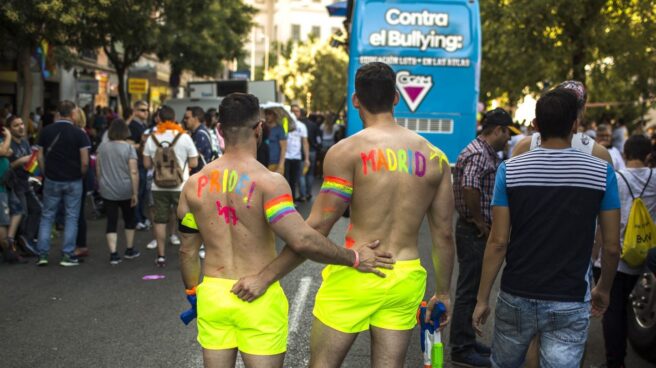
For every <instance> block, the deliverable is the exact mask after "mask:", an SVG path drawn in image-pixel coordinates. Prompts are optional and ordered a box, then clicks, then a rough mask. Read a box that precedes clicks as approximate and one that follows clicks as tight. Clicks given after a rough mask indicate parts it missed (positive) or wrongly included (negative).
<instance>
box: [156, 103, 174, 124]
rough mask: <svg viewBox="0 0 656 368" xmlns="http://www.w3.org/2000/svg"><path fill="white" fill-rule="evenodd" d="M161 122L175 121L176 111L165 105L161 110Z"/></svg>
mask: <svg viewBox="0 0 656 368" xmlns="http://www.w3.org/2000/svg"><path fill="white" fill-rule="evenodd" d="M158 114H159V120H161V121H162V122H164V121H175V110H173V108H172V107H171V106H168V105H164V106H162V107H160V108H159V112H158Z"/></svg>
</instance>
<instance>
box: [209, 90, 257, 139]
mask: <svg viewBox="0 0 656 368" xmlns="http://www.w3.org/2000/svg"><path fill="white" fill-rule="evenodd" d="M259 119H260V101H259V100H258V99H257V97H255V96H253V95H251V94H248V93H241V92H233V93H231V94H229V95H227V96H226V97H224V98H223V100H221V105H219V123H220V124H221V130H222V131H223V132H224V133H225V135H226V136H225V138H226V140H227V141H232V140H233V139H235V138H237V139H238V137H239V136H240V135H239V133H240V132H246V130H245V129H242V128H249V129H250V128H252V127H253V124H255V123H256V122H257V121H258V120H259Z"/></svg>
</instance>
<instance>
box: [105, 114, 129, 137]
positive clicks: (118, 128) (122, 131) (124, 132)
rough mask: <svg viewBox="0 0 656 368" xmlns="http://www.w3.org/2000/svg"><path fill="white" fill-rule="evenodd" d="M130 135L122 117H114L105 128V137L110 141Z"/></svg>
mask: <svg viewBox="0 0 656 368" xmlns="http://www.w3.org/2000/svg"><path fill="white" fill-rule="evenodd" d="M128 137H130V129H129V128H128V125H127V124H126V123H125V120H123V119H114V120H112V122H111V124H109V129H107V138H109V140H110V141H120V140H123V139H126V138H128Z"/></svg>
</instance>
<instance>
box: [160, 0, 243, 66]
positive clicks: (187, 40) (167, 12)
mask: <svg viewBox="0 0 656 368" xmlns="http://www.w3.org/2000/svg"><path fill="white" fill-rule="evenodd" d="M254 13H255V9H254V8H252V7H250V6H247V5H245V4H243V3H242V2H240V1H234V0H210V1H207V0H200V1H191V2H184V1H167V2H165V4H164V23H165V24H166V27H165V30H163V31H162V32H160V37H159V43H158V44H159V47H158V51H157V55H158V56H159V58H160V59H164V60H169V61H170V62H171V69H172V72H173V73H177V74H179V73H180V72H181V71H183V70H190V71H193V72H194V73H195V74H197V75H202V76H212V75H216V74H217V72H219V71H220V69H221V63H220V61H222V60H231V59H234V58H237V57H239V56H241V55H242V52H243V49H242V45H243V44H244V42H245V37H246V36H247V35H248V32H249V31H250V28H251V18H252V16H253V15H254Z"/></svg>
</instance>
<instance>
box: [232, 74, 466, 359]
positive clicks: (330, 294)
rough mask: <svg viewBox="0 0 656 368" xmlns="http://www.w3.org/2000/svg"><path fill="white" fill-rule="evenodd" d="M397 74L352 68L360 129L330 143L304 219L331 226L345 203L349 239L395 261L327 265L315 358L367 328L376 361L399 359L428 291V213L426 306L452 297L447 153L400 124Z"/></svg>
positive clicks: (290, 264) (285, 255) (267, 274)
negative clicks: (431, 280)
mask: <svg viewBox="0 0 656 368" xmlns="http://www.w3.org/2000/svg"><path fill="white" fill-rule="evenodd" d="M395 82H396V77H395V74H394V71H393V70H392V69H391V68H390V67H389V66H387V65H386V64H383V63H371V64H366V65H364V66H362V67H361V68H360V69H359V70H358V72H357V75H356V81H355V94H354V95H353V97H352V98H353V104H354V106H355V107H356V108H357V109H358V110H359V112H360V117H361V118H362V120H363V122H364V126H365V129H364V130H362V131H361V132H359V133H358V134H356V135H354V136H352V137H349V138H346V139H343V140H341V141H340V142H339V143H337V144H336V145H334V146H333V147H332V148H331V149H330V150H329V151H328V153H327V155H326V158H325V161H324V170H323V172H324V175H325V177H324V183H323V185H322V187H321V192H320V193H319V196H318V197H317V199H316V201H315V203H314V205H313V207H312V213H311V214H310V217H309V218H308V220H307V222H308V224H310V225H311V226H312V227H313V228H315V229H317V230H319V231H320V232H321V233H322V234H324V235H327V234H328V233H329V232H330V230H331V229H332V227H333V225H334V224H335V222H337V220H338V219H339V218H340V216H341V215H342V213H344V211H345V210H346V208H347V207H348V206H349V204H350V205H351V225H350V227H349V230H348V231H347V234H346V241H345V245H346V247H347V248H348V247H350V246H353V244H355V243H361V242H363V241H370V240H374V239H379V240H380V248H381V249H384V250H386V251H389V252H391V253H392V254H393V255H394V257H395V259H396V263H395V264H394V269H393V270H382V272H384V273H385V275H386V276H387V277H385V278H377V277H375V276H374V275H365V274H359V273H357V272H352V271H351V270H350V269H348V268H347V267H342V266H328V267H326V268H325V269H324V271H323V274H322V276H323V283H322V286H321V288H320V289H319V292H318V293H317V297H316V302H315V307H314V316H315V320H314V324H313V326H312V339H311V359H310V366H311V367H339V366H340V365H341V364H342V361H343V360H344V357H345V356H346V354H347V353H348V351H349V349H350V347H351V345H352V343H353V341H354V340H355V338H356V337H357V335H358V333H360V332H362V331H366V330H370V332H371V340H372V351H371V361H372V366H374V367H383V366H384V367H402V366H403V364H404V360H405V354H406V351H407V347H408V344H409V342H410V336H411V334H412V329H413V328H414V326H415V324H416V312H417V309H418V307H419V304H420V302H421V300H422V299H423V297H424V294H425V292H426V270H425V269H424V268H423V267H422V266H421V264H420V262H419V244H418V233H419V228H420V226H421V223H422V220H423V219H424V216H426V215H427V216H428V224H429V226H430V231H431V236H432V243H433V263H434V266H435V275H436V289H437V292H436V294H435V295H434V296H433V297H432V298H431V301H430V303H429V308H430V309H431V310H432V308H433V306H434V305H435V303H436V302H437V301H441V302H443V303H444V304H445V305H446V306H447V308H448V306H449V285H450V280H451V271H452V267H453V255H454V244H453V236H452V223H453V209H454V204H453V190H452V186H451V173H450V168H449V163H448V160H447V158H446V156H445V155H444V153H442V152H441V151H440V150H439V149H438V148H436V147H434V146H432V145H431V144H430V143H429V142H428V141H427V140H425V139H424V138H422V137H420V136H419V135H417V134H416V133H414V132H411V131H409V130H407V129H406V128H403V127H401V126H399V125H398V124H396V122H395V120H394V115H393V110H394V105H396V104H397V103H398V101H399V94H398V92H397V91H396V83H395ZM301 262H302V258H301V256H299V255H297V254H295V253H294V252H293V250H292V249H289V248H288V247H287V248H285V249H284V250H283V252H282V253H281V255H280V256H279V257H278V258H276V260H275V261H274V262H273V263H272V264H270V265H269V266H267V268H266V269H264V270H262V271H261V272H260V273H259V274H258V275H256V276H251V277H247V278H244V279H242V280H240V281H239V283H238V284H237V285H236V286H235V288H236V289H238V290H240V292H242V293H243V292H244V291H246V298H247V299H248V300H252V299H253V298H254V297H256V296H258V295H259V294H260V293H261V292H262V291H263V290H265V289H266V286H267V285H269V283H271V282H274V281H275V280H278V279H279V278H281V277H282V276H284V275H285V274H286V273H288V272H289V271H290V270H292V269H293V268H294V267H296V266H297V265H299V264H300V263H301ZM265 295H266V294H265ZM257 300H259V299H257ZM427 315H428V316H430V311H429V313H427ZM443 322H445V323H446V322H447V319H446V317H445V319H444V320H443Z"/></svg>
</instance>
